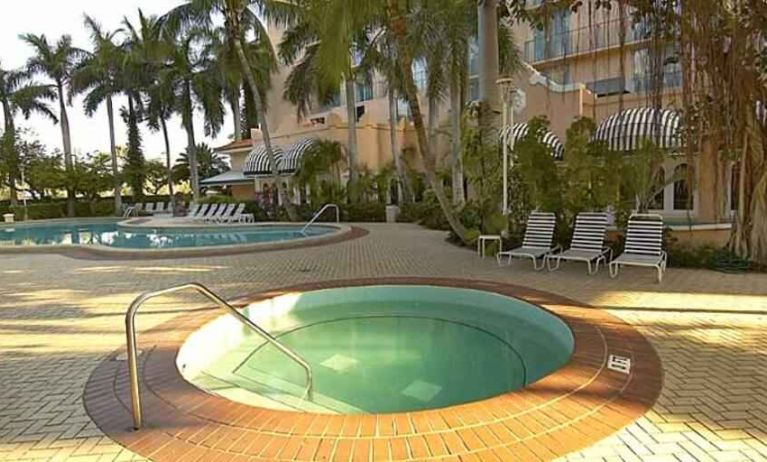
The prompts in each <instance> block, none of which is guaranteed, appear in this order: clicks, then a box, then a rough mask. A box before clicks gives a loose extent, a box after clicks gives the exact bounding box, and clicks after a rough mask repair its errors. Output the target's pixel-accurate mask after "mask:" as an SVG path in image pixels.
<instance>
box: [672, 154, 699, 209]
mask: <svg viewBox="0 0 767 462" xmlns="http://www.w3.org/2000/svg"><path fill="white" fill-rule="evenodd" d="M691 170H692V169H690V168H689V167H688V166H687V164H681V165H678V166H677V167H676V168H675V169H674V177H675V178H676V181H674V210H692V209H693V208H694V206H695V204H694V203H693V197H692V191H691V189H690V184H689V179H690V175H691V174H692V171H691Z"/></svg>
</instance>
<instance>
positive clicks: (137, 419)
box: [125, 282, 314, 430]
mask: <svg viewBox="0 0 767 462" xmlns="http://www.w3.org/2000/svg"><path fill="white" fill-rule="evenodd" d="M187 289H192V290H195V291H197V292H198V293H200V294H202V295H204V296H205V297H207V298H208V299H210V300H212V301H213V302H215V303H216V304H217V305H218V306H219V308H223V309H225V310H226V311H228V312H229V314H231V315H232V316H234V317H235V319H237V320H238V321H240V322H241V323H243V324H245V325H246V326H248V327H250V328H251V329H252V330H254V331H256V332H257V333H258V334H260V335H261V336H262V337H263V338H264V339H266V341H267V342H269V343H270V344H271V345H273V346H275V347H277V349H278V350H280V351H281V352H282V353H284V354H285V355H287V356H288V357H289V358H290V359H292V360H293V361H295V362H296V363H298V365H299V366H301V367H302V368H303V369H304V372H305V373H306V391H307V396H308V397H309V399H310V400H311V398H312V391H313V388H314V375H313V374H312V368H311V366H309V363H307V362H306V361H305V360H304V359H303V358H302V357H301V356H299V355H298V354H297V353H295V352H294V351H293V350H291V349H290V348H288V347H286V346H285V345H283V344H282V343H280V342H279V341H278V340H277V339H276V338H274V337H273V336H272V334H270V333H269V332H267V331H265V330H264V329H262V328H261V327H259V326H258V324H256V323H254V322H253V321H251V320H250V319H248V318H247V317H245V316H244V315H243V314H242V313H240V312H239V311H238V310H237V309H236V308H234V307H233V306H232V305H230V304H229V303H227V302H226V301H224V300H223V299H222V298H221V297H219V296H218V295H216V294H215V293H213V292H212V291H211V290H210V289H208V288H207V287H205V286H204V285H202V284H199V283H196V282H190V283H187V284H182V285H179V286H175V287H170V288H168V289H163V290H157V291H154V292H146V293H143V294H141V295H139V296H138V297H137V298H136V299H135V300H133V303H131V304H130V307H129V308H128V312H127V313H125V333H126V335H127V337H128V374H129V375H130V389H131V401H132V407H133V428H134V429H135V430H139V429H140V428H141V424H142V421H143V417H142V412H141V392H140V390H139V382H138V353H137V349H136V344H137V342H136V321H135V318H136V312H137V311H138V309H139V308H140V307H141V305H143V304H144V302H146V301H147V300H149V299H152V298H155V297H159V296H161V295H166V294H169V293H173V292H179V291H182V290H187Z"/></svg>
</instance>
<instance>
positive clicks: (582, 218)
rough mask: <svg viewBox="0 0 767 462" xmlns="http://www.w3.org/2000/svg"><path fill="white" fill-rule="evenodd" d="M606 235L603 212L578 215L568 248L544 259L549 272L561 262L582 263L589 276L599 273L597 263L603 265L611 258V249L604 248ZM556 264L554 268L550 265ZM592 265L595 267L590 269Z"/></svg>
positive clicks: (605, 219) (605, 221) (605, 215)
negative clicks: (584, 264)
mask: <svg viewBox="0 0 767 462" xmlns="http://www.w3.org/2000/svg"><path fill="white" fill-rule="evenodd" d="M606 234H607V214H606V213H604V212H584V213H579V214H578V216H577V217H576V218H575V230H574V231H573V240H572V242H571V243H570V248H569V249H567V250H565V251H564V252H562V253H556V254H551V255H548V256H547V257H546V266H547V267H548V268H549V271H556V270H558V269H559V265H560V264H561V263H562V260H568V261H583V262H586V265H587V266H588V271H589V275H593V274H596V273H597V272H598V271H599V263H600V262H601V263H602V264H604V265H607V263H608V262H609V261H610V259H611V258H612V249H610V248H609V247H605V235H606ZM552 263H556V266H554V265H552ZM592 263H595V264H596V266H595V267H593V268H592V266H591V265H592Z"/></svg>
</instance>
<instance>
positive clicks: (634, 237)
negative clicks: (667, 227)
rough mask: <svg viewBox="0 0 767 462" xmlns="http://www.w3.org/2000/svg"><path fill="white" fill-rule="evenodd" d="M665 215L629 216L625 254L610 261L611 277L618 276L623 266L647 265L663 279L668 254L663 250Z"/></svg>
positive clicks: (660, 279) (659, 279)
mask: <svg viewBox="0 0 767 462" xmlns="http://www.w3.org/2000/svg"><path fill="white" fill-rule="evenodd" d="M663 227H664V225H663V217H661V216H660V215H655V214H634V215H632V216H631V217H630V218H629V225H628V230H627V231H626V245H625V246H624V249H623V254H621V256H620V257H618V258H616V259H615V260H613V261H611V262H610V277H612V278H614V277H616V276H618V270H620V267H621V266H645V267H650V268H655V269H656V270H657V271H658V282H659V283H660V282H662V281H663V272H664V271H666V263H667V256H666V252H664V251H663Z"/></svg>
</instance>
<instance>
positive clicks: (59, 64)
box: [20, 34, 84, 217]
mask: <svg viewBox="0 0 767 462" xmlns="http://www.w3.org/2000/svg"><path fill="white" fill-rule="evenodd" d="M20 38H21V39H22V41H24V42H26V43H27V44H28V45H30V46H31V47H32V48H33V50H34V55H33V56H32V57H31V58H29V60H28V61H27V69H29V71H30V72H32V73H33V74H42V75H45V76H47V77H48V78H50V79H51V80H52V81H53V85H54V87H55V89H56V99H57V100H58V103H59V121H60V123H61V138H62V143H63V148H64V166H65V168H66V169H67V170H68V171H69V170H71V169H72V166H73V164H72V134H71V132H70V126H69V115H68V114H67V106H68V105H70V104H71V97H72V95H71V89H72V88H71V84H72V74H73V71H74V69H75V67H76V66H77V63H78V61H79V60H80V59H81V58H82V57H83V55H84V53H83V51H82V50H80V49H78V48H76V47H74V46H73V45H72V37H70V36H69V35H63V36H61V38H59V40H58V41H57V42H56V43H55V44H52V43H50V42H48V39H47V37H46V36H45V34H42V35H34V34H23V35H21V37H20ZM67 215H68V216H70V217H73V216H74V215H75V192H74V191H73V190H72V189H67Z"/></svg>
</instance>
